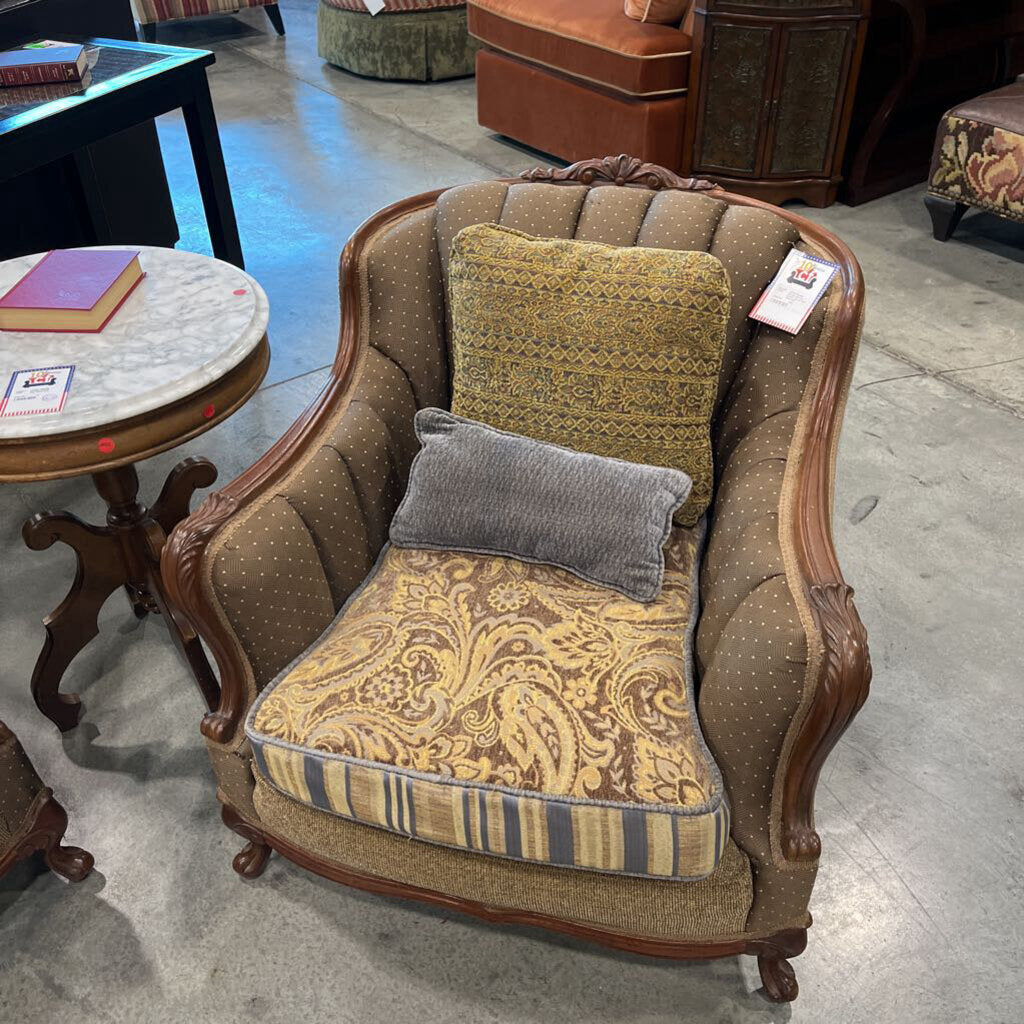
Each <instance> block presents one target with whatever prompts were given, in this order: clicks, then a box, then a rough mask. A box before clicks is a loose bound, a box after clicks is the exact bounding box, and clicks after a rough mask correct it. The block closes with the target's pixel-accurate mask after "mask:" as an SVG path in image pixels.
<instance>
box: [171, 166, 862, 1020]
mask: <svg viewBox="0 0 1024 1024" xmlns="http://www.w3.org/2000/svg"><path fill="white" fill-rule="evenodd" d="M484 223H497V224H500V225H504V226H506V227H508V228H512V229H518V230H519V231H520V232H526V233H529V234H531V235H535V236H543V237H545V238H562V239H571V238H575V239H580V240H585V241H589V242H600V243H606V245H609V244H610V245H612V246H633V245H640V246H644V247H648V249H661V250H664V249H675V250H686V251H690V252H692V251H694V250H698V251H700V250H703V251H704V252H709V253H711V254H712V255H714V256H716V257H717V258H718V260H720V261H721V265H722V266H724V268H725V269H726V271H727V273H728V277H729V281H730V284H731V299H729V298H728V297H726V299H725V301H726V302H727V306H726V307H724V308H723V322H724V323H725V349H724V352H725V355H724V360H723V363H722V366H721V373H720V375H719V376H717V377H713V378H712V379H711V382H710V394H711V397H713V398H714V404H715V418H714V429H713V446H714V461H715V470H716V476H715V483H714V495H713V503H712V505H711V509H710V513H709V515H708V517H707V518H708V523H707V533H706V537H707V539H706V543H704V544H702V542H701V535H700V534H699V533H690V532H686V531H682V532H680V533H678V534H676V535H675V539H674V540H672V541H671V542H670V543H669V545H668V547H667V549H666V552H667V553H666V567H665V583H664V588H663V590H662V595H661V597H659V598H658V599H657V600H656V601H655V602H654V603H652V604H650V605H643V604H638V603H637V602H634V601H629V600H625V599H623V598H622V597H620V596H619V595H615V594H610V593H609V592H607V591H604V590H602V588H600V587H596V586H594V585H591V584H586V583H583V582H581V581H578V580H573V579H570V578H569V577H568V576H567V574H565V573H564V572H562V570H559V569H555V568H551V567H545V566H536V565H530V564H527V563H524V562H516V561H515V560H513V559H504V558H487V557H485V556H482V555H476V556H466V555H461V556H455V555H453V554H452V553H449V552H440V551H425V550H413V549H402V550H399V549H397V548H394V547H391V548H387V547H385V542H386V540H387V537H388V530H389V523H390V521H391V519H392V516H393V515H394V513H395V510H396V508H397V506H398V504H399V501H400V500H401V498H402V495H403V491H404V489H405V486H406V482H407V479H408V474H409V467H410V462H411V460H412V458H413V456H414V454H415V452H416V449H417V439H416V435H415V434H414V432H413V429H412V422H413V417H414V415H415V414H416V412H417V410H418V409H421V408H424V407H427V406H440V407H447V406H448V404H449V401H450V396H451V369H450V368H451V366H452V362H451V355H450V351H449V342H450V335H451V324H452V317H451V310H450V308H449V304H448V292H447V281H448V274H449V266H450V258H451V252H452V242H453V239H454V238H455V236H456V235H457V234H459V233H460V232H462V235H461V237H463V238H464V237H466V235H467V234H468V233H467V232H465V231H463V230H462V229H464V228H466V227H468V226H470V225H475V224H484ZM794 245H799V246H800V247H801V248H802V249H804V250H805V251H808V252H811V253H815V254H818V255H820V256H822V257H824V258H826V259H828V260H831V261H832V262H834V263H836V264H838V266H839V272H838V274H837V276H836V278H835V280H834V281H833V283H832V284H831V285H830V287H829V289H828V291H827V292H826V294H825V297H824V299H823V300H822V301H821V303H820V304H819V305H818V306H817V307H816V308H815V309H814V311H813V312H812V314H811V315H810V317H809V319H808V320H807V321H806V323H805V325H804V326H803V327H802V328H801V329H800V331H799V332H798V333H797V334H796V335H792V334H787V333H784V332H781V331H779V330H776V329H774V328H771V327H767V326H764V325H760V324H756V323H754V322H753V321H752V320H750V319H749V318H748V313H749V311H750V309H751V307H752V306H753V305H754V302H755V300H756V299H757V297H758V296H759V295H760V293H761V292H762V291H763V290H764V288H765V287H766V286H767V284H768V283H769V282H770V281H771V280H772V278H773V276H774V275H775V273H776V271H777V269H778V268H779V266H780V264H781V262H782V261H783V259H784V258H785V257H786V255H787V254H788V253H789V252H790V250H791V249H792V248H793V246H794ZM695 255H696V256H699V253H698V254H695ZM702 258H703V257H700V258H699V259H698V260H697V262H699V261H700V259H702ZM704 262H705V263H706V262H707V260H706V259H705V260H704ZM341 296H342V326H341V336H340V340H339V346H338V354H337V358H336V361H335V364H334V368H333V371H332V373H331V377H330V380H329V382H328V383H327V385H326V386H325V388H324V390H323V392H322V393H321V394H320V396H319V397H318V398H317V399H316V400H315V401H314V402H313V404H312V405H311V406H310V407H309V408H308V409H307V410H306V411H305V412H304V413H303V414H302V416H300V417H299V419H298V420H297V421H296V422H295V423H294V424H293V425H292V426H291V427H290V428H289V429H288V431H287V432H286V433H285V434H284V436H283V437H282V438H281V440H280V441H279V442H278V443H277V444H276V445H275V446H274V447H273V448H271V449H270V451H269V452H268V453H267V454H266V455H264V456H263V458H261V459H260V460H259V461H258V462H257V463H256V464H255V465H254V466H253V467H252V468H251V469H249V470H248V471H247V472H246V473H244V474H243V475H242V476H241V477H239V478H238V479H237V480H235V481H234V482H233V483H231V484H229V485H228V486H227V487H226V488H224V489H223V490H222V491H219V492H217V493H215V494H213V495H211V496H210V497H209V498H208V499H207V500H206V501H205V502H204V503H203V505H202V506H201V507H200V508H199V509H198V510H197V511H196V512H195V514H193V515H192V516H191V518H189V519H188V520H186V521H184V522H183V523H182V524H181V525H180V526H179V527H178V528H177V529H176V531H175V532H174V534H173V535H172V537H171V538H170V540H169V542H168V545H167V547H166V548H165V549H164V555H163V569H164V574H165V576H166V578H167V581H168V586H169V587H170V588H171V591H172V593H173V595H174V596H175V598H176V600H177V602H178V603H179V605H180V606H181V608H182V609H184V611H185V613H186V614H187V615H188V617H189V618H190V619H191V621H192V622H193V623H194V624H195V626H196V628H197V629H198V630H199V632H200V633H201V634H202V636H203V638H204V639H205V641H206V642H207V644H208V645H209V646H210V648H211V650H212V651H213V653H214V655H215V656H216V659H217V663H218V666H219V668H220V675H221V697H220V705H219V707H218V708H217V710H215V711H213V712H211V713H210V714H208V715H207V716H206V718H205V719H204V720H203V723H202V732H203V734H204V736H205V737H206V740H207V744H208V747H209V752H210V757H211V759H212V762H213V768H214V772H215V774H216V777H217V785H218V790H217V795H218V798H219V800H220V801H221V803H222V805H223V818H224V821H225V823H226V824H227V825H228V827H230V828H232V829H234V830H235V831H236V832H237V833H239V834H240V835H241V836H243V837H244V838H245V839H246V840H247V845H246V846H245V848H244V849H243V850H242V851H241V852H240V853H239V854H238V855H237V857H236V858H235V861H234V867H235V870H236V871H237V872H239V873H240V874H242V875H244V876H245V877H248V878H254V877H256V876H257V875H259V874H260V873H261V872H262V870H263V868H264V866H265V864H266V861H267V858H268V856H269V854H270V852H271V850H272V849H274V850H277V851H279V852H280V853H281V854H283V855H284V856H285V857H287V858H288V859H290V860H292V861H294V862H296V863H297V864H299V865H301V866H303V867H306V868H308V869H310V870H312V871H315V872H317V873H319V874H321V875H324V876H325V877H328V878H331V879H334V880H337V881H339V882H342V883H345V884H348V885H352V886H356V887H359V888H362V889H367V890H370V891H374V892H379V893H385V894H390V895H401V896H407V897H412V898H416V899H421V900H426V901H433V902H438V903H441V904H443V905H444V906H446V907H449V908H451V907H457V908H459V909H461V910H464V911H466V912H468V913H470V914H476V915H478V916H480V917H483V918H486V919H488V920H491V921H495V922H519V923H529V924H533V925H539V926H542V927H546V928H550V929H553V930H556V931H561V932H567V933H571V934H575V935H579V936H583V937H585V938H588V939H590V940H593V941H594V942H597V943H602V944H604V945H607V946H612V947H616V948H619V949H627V950H632V951H635V952H639V953H648V954H652V955H657V956H668V957H675V958H679V959H691V958H711V957H720V956H731V955H735V954H738V953H748V954H753V955H755V956H757V957H758V961H759V966H760V971H761V977H762V979H763V982H764V986H765V991H766V993H767V995H768V996H769V997H770V998H771V999H773V1000H791V999H793V998H794V997H795V996H796V994H797V985H796V981H795V977H794V973H793V970H792V967H791V966H790V964H789V962H788V958H790V957H793V956H795V955H797V954H799V953H800V952H801V951H802V950H803V949H804V947H805V944H806V936H807V928H808V926H809V925H810V923H811V918H810V914H809V913H808V904H809V901H810V898H811V890H812V888H813V886H814V880H815V874H816V872H817V868H818V861H819V857H820V853H821V844H820V841H819V837H818V834H817V832H816V831H815V825H814V791H815V785H816V782H817V779H818V774H819V771H820V770H821V767H822V765H823V763H824V761H825V758H826V757H827V755H828V753H829V751H830V750H831V748H832V747H833V746H834V744H835V743H836V741H837V740H838V738H839V736H840V735H841V734H842V732H843V730H844V729H845V728H846V726H847V724H848V723H849V721H850V720H851V718H852V717H853V716H854V714H855V713H856V712H857V710H858V709H859V707H860V705H861V704H862V702H863V701H864V699H865V697H866V696H867V691H868V684H869V679H870V665H869V660H868V651H867V646H866V638H865V634H864V630H863V627H862V625H861V623H860V620H859V618H858V616H857V612H856V610H855V608H854V606H853V603H852V600H851V596H852V591H851V589H850V588H849V587H848V586H847V584H846V583H845V582H844V581H843V577H842V574H841V572H840V569H839V566H838V564H837V561H836V556H835V552H834V550H833V546H832V531H831V504H832V488H833V470H834V461H835V453H836V444H837V440H838V435H839V428H840V421H841V419H842V412H843V406H844V401H845V396H846V392H847V388H848V386H849V381H850V376H851V374H852V370H853V363H854V358H855V354H856V349H857V344H858V338H859V333H860V325H861V317H862V312H863V286H862V280H861V274H860V270H859V268H858V266H857V263H856V261H855V260H854V258H853V256H852V255H851V253H850V252H849V250H848V249H847V248H846V246H845V245H843V243H842V242H840V241H839V240H838V239H837V238H835V237H834V236H832V235H830V234H828V233H827V232H825V231H824V230H822V229H821V228H819V227H818V226H816V225H814V224H812V223H810V222H809V221H806V220H804V219H803V218H801V217H798V216H796V215H795V214H792V213H790V212H789V211H786V210H781V209H777V208H775V207H771V206H768V205H766V204H764V203H761V202H758V201H756V200H753V199H748V198H744V197H741V196H736V195H731V194H729V193H727V192H723V191H721V190H720V189H717V188H715V187H713V186H712V185H711V184H709V183H708V182H704V181H695V180H691V179H681V178H679V177H677V176H676V175H674V174H672V173H671V172H669V171H666V170H664V169H662V168H659V167H655V166H653V165H650V164H641V163H640V162H639V161H638V160H635V159H632V158H627V157H618V158H606V159H603V160H592V161H584V162H582V163H579V164H576V165H573V166H572V167H569V168H567V169H564V170H536V171H532V172H529V173H527V174H524V175H523V177H522V178H520V179H516V180H504V181H484V182H478V183H474V184H469V185H463V186H460V187H456V188H449V189H445V190H440V191H437V192H431V193H428V194H425V195H420V196H416V197H414V198H411V199H407V200H405V201H403V202H400V203H397V204H395V205H394V206H391V207H389V208H388V209H386V210H383V211H382V212H380V213H378V214H377V215H376V216H374V217H372V218H371V219H370V220H369V221H368V222H367V223H366V224H364V225H363V226H362V227H361V228H360V229H359V230H358V231H357V232H356V234H355V235H354V237H353V238H352V239H351V240H350V242H349V243H348V245H347V246H346V248H345V250H344V253H343V254H342V260H341ZM716 379H717V396H715V395H714V392H715V391H716V388H715V380H716ZM382 550H383V552H384V553H383V554H381V552H382ZM375 562H376V563H377V566H376V569H374V564H375ZM698 567H699V577H698V575H697V573H696V570H697V568H698ZM691 568H692V569H693V570H694V575H693V576H690V575H689V571H690V569H691ZM372 569H373V570H374V572H375V575H374V576H373V578H372V583H371V584H370V585H367V586H365V587H363V588H360V584H361V583H363V581H364V579H366V578H367V575H368V574H369V573H371V570H372ZM691 581H692V582H691ZM698 589H699V608H700V617H699V621H698V620H697V617H696V612H697V608H698V602H697V593H696V592H697V590H698ZM339 610H342V612H343V613H342V614H341V615H339ZM339 631H340V632H339ZM346 631H347V633H346ZM340 634H345V636H346V637H347V639H345V642H344V643H342V642H341V639H344V638H340ZM691 636H692V637H694V643H693V656H692V662H693V667H692V668H691V666H690V665H689V664H686V665H684V664H683V663H684V660H689V659H686V657H685V655H684V643H685V642H686V641H687V639H688V638H689V637H691ZM339 643H340V644H341V646H340V647H339ZM346 645H347V646H346ZM496 652H497V653H496ZM499 655H500V656H499ZM346 659H347V661H346ZM672 673H675V675H673V674H672ZM667 679H672V680H675V682H674V683H672V684H671V685H670V684H668V683H666V680H667ZM474 687H476V689H474ZM673 687H675V688H673ZM683 689H685V690H686V691H687V692H686V693H685V694H684V693H683V692H682V690H683ZM468 690H472V691H473V699H472V700H470V701H468V702H466V703H464V704H463V705H461V711H460V713H459V714H456V711H455V710H453V709H456V706H457V705H459V702H460V701H461V700H462V699H463V696H464V694H465V692H466V691H468ZM460 714H461V717H460V716H459V715H460ZM698 719H699V726H698V725H697V721H696V720H698ZM456 720H457V721H456ZM453 723H454V724H453ZM701 730H702V732H703V738H702V739H701V738H699V737H700V732H701ZM695 736H696V737H697V739H695V738H694V737H695ZM672 737H675V738H674V739H673V738H672ZM705 741H706V744H705ZM595 793H596V794H597V795H598V796H599V797H601V799H588V797H589V796H591V795H593V794H595ZM410 837H411V838H410Z"/></svg>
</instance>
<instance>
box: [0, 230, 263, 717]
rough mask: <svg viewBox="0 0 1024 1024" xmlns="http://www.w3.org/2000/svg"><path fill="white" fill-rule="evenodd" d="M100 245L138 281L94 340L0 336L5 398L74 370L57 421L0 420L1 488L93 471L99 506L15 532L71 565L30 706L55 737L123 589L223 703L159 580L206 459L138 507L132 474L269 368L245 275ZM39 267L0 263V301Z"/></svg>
mask: <svg viewBox="0 0 1024 1024" xmlns="http://www.w3.org/2000/svg"><path fill="white" fill-rule="evenodd" d="M103 248H137V249H139V252H140V256H139V262H140V264H141V265H142V269H143V271H144V272H145V275H146V276H145V277H144V278H143V280H142V281H141V282H140V283H139V285H138V286H137V287H136V288H135V290H134V291H133V292H132V293H131V294H130V295H129V296H128V298H127V299H126V301H125V303H124V305H123V306H122V307H121V309H119V310H118V311H117V313H115V314H114V316H113V318H112V319H111V320H110V322H109V323H108V324H107V325H106V327H105V328H104V329H103V330H102V331H100V332H98V333H95V334H73V333H64V332H61V333H57V332H54V333H49V332H37V331H32V332H27V331H26V332H22V331H0V389H6V387H7V383H8V381H9V380H10V378H11V374H13V373H14V372H15V371H16V370H25V369H45V368H48V367H56V366H64V365H68V364H70V365H73V366H74V368H75V369H74V374H73V377H72V385H71V390H70V392H69V395H68V398H67V401H66V403H65V406H64V409H63V410H62V411H61V412H58V413H49V414H39V415H23V416H18V417H3V416H0V482H5V481H12V482H13V481H33V480H52V479H57V478H62V477H71V476H79V475H82V474H86V473H88V474H90V475H91V476H92V478H93V482H94V484H95V487H96V490H97V491H98V492H99V494H100V496H101V497H102V498H103V500H104V501H105V502H106V504H107V517H106V524H105V525H104V526H92V525H90V524H88V523H85V522H83V521H82V520H81V519H79V518H78V517H76V516H74V515H72V514H71V513H69V512H42V513H37V514H36V515H34V516H32V518H31V519H29V520H28V521H27V522H26V523H25V525H24V528H23V530H22V535H23V536H24V538H25V543H26V544H27V545H28V546H29V547H30V548H33V549H34V550H37V551H40V550H43V549H45V548H48V547H50V546H51V545H52V544H53V543H55V542H56V541H63V542H64V543H65V544H67V545H69V546H70V547H71V548H73V549H74V551H75V553H76V555H77V556H78V567H77V571H76V573H75V579H74V582H73V584H72V586H71V589H70V591H69V592H68V594H67V596H66V597H65V598H64V600H63V601H62V602H61V603H60V604H59V605H58V606H57V608H56V609H55V610H54V611H53V612H52V613H51V614H50V615H48V616H47V617H46V619H45V620H44V623H43V624H44V626H45V628H46V640H45V642H44V644H43V649H42V651H41V652H40V655H39V658H38V660H37V662H36V666H35V670H34V671H33V673H32V684H31V686H32V696H33V697H34V699H35V702H36V705H37V706H38V707H39V709H40V710H41V711H42V712H43V714H44V715H46V716H47V717H48V718H49V719H50V720H51V721H52V722H53V723H54V724H55V725H56V726H57V727H58V728H59V729H60V730H61V731H66V730H68V729H71V728H73V727H74V726H75V725H76V724H77V723H78V719H79V716H80V715H81V711H82V705H81V702H80V700H79V698H78V697H77V696H76V695H73V694H62V693H60V692H59V690H58V687H59V685H60V681H61V677H62V676H63V674H64V671H65V669H66V668H67V667H68V665H69V664H70V663H71V661H72V659H73V658H74V657H75V656H76V655H77V654H78V652H79V651H81V650H82V648H83V647H85V645H86V644H87V643H88V642H89V641H90V640H91V639H92V638H93V637H95V636H96V635H97V633H98V626H97V616H98V615H99V611H100V608H101V607H102V606H103V604H104V603H105V602H106V600H107V598H108V597H109V596H110V595H111V594H112V593H113V592H114V591H115V590H118V589H120V588H124V590H125V591H126V592H127V595H128V598H129V601H130V602H131V605H132V608H133V609H134V611H135V614H136V615H137V616H139V617H140V618H141V617H143V616H145V615H148V614H151V613H157V614H160V615H161V616H162V617H163V619H164V621H165V623H166V624H167V628H168V631H169V633H170V636H171V639H172V641H173V642H174V644H175V646H176V647H177V648H178V650H179V651H180V652H181V654H182V655H183V656H184V658H185V660H186V661H187V662H188V664H189V666H190V668H191V670H192V673H193V675H194V676H195V679H196V682H197V683H198V685H199V689H200V691H201V693H202V695H203V698H204V699H205V701H206V703H207V704H208V705H209V706H210V707H211V708H213V707H216V706H217V702H218V700H219V687H218V685H217V681H216V679H215V677H214V674H213V672H212V670H211V669H210V665H209V662H208V661H207V659H206V655H205V653H204V652H203V649H202V645H201V644H200V642H199V638H198V637H197V636H196V635H195V633H194V631H193V630H192V629H191V627H190V626H189V625H188V624H187V623H186V622H184V620H183V619H181V617H180V616H179V615H178V614H177V613H176V611H175V609H174V607H173V605H172V604H171V603H170V602H169V600H168V598H167V595H166V593H165V591H164V587H163V583H162V580H161V578H160V552H161V550H162V548H163V545H164V542H165V541H166V539H167V536H168V534H170V532H171V530H172V529H173V528H174V527H175V525H176V524H177V523H178V522H179V521H180V520H181V519H183V518H185V516H187V515H188V512H189V502H190V500H191V497H192V493H193V492H194V491H195V489H196V488H197V487H208V486H210V485H211V484H212V483H213V482H214V480H215V479H216V477H217V471H216V469H215V467H214V466H213V464H212V463H211V462H209V461H208V460H207V459H202V458H195V457H192V458H187V459H185V460H183V461H182V462H181V463H179V464H178V465H177V466H176V467H175V468H174V469H173V470H172V472H171V473H170V475H169V476H168V478H167V481H166V482H165V484H164V486H163V489H162V490H161V492H160V495H159V497H158V498H157V499H156V502H155V503H154V504H153V505H152V506H151V507H148V508H147V507H146V506H145V505H144V504H142V503H141V502H140V501H139V500H138V489H139V479H138V475H137V473H136V470H135V464H136V463H137V462H139V461H141V460H142V459H145V458H148V457H149V456H151V455H156V454H157V453H159V452H162V451H166V450H167V449H168V448H173V447H175V446H176V445H179V444H181V443H182V442H183V441H186V440H188V439H190V438H192V437H195V436H196V435H198V434H201V433H203V432H204V431H206V430H209V429H210V428H211V427H213V426H215V425H216V424H217V423H219V422H221V420H223V419H226V418H227V417H228V416H230V415H231V414H232V413H233V412H234V411H235V410H236V409H238V408H239V407H240V406H241V405H242V404H244V403H245V402H246V401H247V400H248V399H249V397H250V396H251V395H252V394H253V393H254V392H255V391H256V389H257V387H259V384H260V382H261V381H262V380H263V377H264V375H265V374H266V371H267V366H268V364H269V362H270V348H269V344H268V342H267V336H266V327H267V319H268V314H269V309H268V305H267V298H266V295H265V294H264V293H263V289H262V288H261V287H260V286H259V284H258V283H257V282H256V281H255V280H254V279H253V278H252V277H250V276H249V275H248V274H246V273H245V272H244V271H242V270H240V269H238V268H237V267H234V266H231V265H230V264H228V263H223V262H221V261H220V260H215V259H210V258H209V257H206V256H200V255H197V254H196V253H189V252H179V251H177V250H173V249H158V248H149V247H137V246H104V247H103ZM40 258H41V254H40V255H35V256H26V257H21V258H19V259H15V260H8V261H7V262H4V263H0V294H3V293H4V292H6V291H7V289H8V288H10V287H11V285H13V284H14V282H15V281H17V280H18V279H19V278H20V277H21V276H22V275H23V274H24V273H25V272H26V271H27V270H29V269H30V268H31V267H32V266H33V265H34V264H35V263H36V262H37V261H38V260H39V259H40Z"/></svg>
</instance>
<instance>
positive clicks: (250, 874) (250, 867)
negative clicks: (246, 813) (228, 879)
mask: <svg viewBox="0 0 1024 1024" xmlns="http://www.w3.org/2000/svg"><path fill="white" fill-rule="evenodd" d="M220 816H221V820H222V821H223V822H224V824H225V825H227V827H228V828H229V829H231V831H232V832H236V833H237V834H238V835H240V836H241V837H242V838H243V839H247V840H248V842H247V843H246V844H245V846H243V847H242V849H241V850H240V851H239V852H238V853H237V854H235V859H234V860H233V861H232V862H231V866H232V867H233V868H234V869H235V871H236V872H237V873H238V874H239V875H241V876H242V877H243V878H250V879H252V878H259V877H260V875H262V874H263V871H264V869H265V868H266V866H267V861H268V860H270V853H271V850H270V846H269V844H268V843H267V841H266V839H265V838H264V836H263V833H262V832H260V830H259V829H257V828H254V827H253V826H252V825H250V824H249V822H247V821H246V820H245V819H244V818H243V817H242V816H241V815H240V814H239V813H238V812H237V811H236V810H235V809H234V808H233V807H229V806H228V805H227V804H224V805H223V806H222V807H221V812H220Z"/></svg>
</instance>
